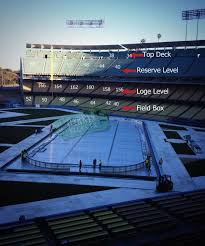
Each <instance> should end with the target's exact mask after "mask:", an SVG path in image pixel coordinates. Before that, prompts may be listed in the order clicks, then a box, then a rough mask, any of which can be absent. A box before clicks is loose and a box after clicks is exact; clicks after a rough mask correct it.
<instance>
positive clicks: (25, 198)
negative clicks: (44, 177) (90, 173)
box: [0, 181, 111, 206]
mask: <svg viewBox="0 0 205 246" xmlns="http://www.w3.org/2000/svg"><path fill="white" fill-rule="evenodd" d="M108 189H111V188H109V187H100V186H88V185H70V184H69V185H67V184H52V183H31V182H13V181H12V182H11V181H0V194H1V201H0V206H6V205H11V204H19V203H25V202H32V201H40V200H44V199H51V198H57V197H63V196H70V195H77V194H83V193H89V192H94V191H101V190H108Z"/></svg>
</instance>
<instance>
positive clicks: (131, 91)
mask: <svg viewBox="0 0 205 246" xmlns="http://www.w3.org/2000/svg"><path fill="white" fill-rule="evenodd" d="M122 93H123V94H124V95H133V94H135V93H136V90H135V89H134V90H130V89H124V90H123V92H122Z"/></svg>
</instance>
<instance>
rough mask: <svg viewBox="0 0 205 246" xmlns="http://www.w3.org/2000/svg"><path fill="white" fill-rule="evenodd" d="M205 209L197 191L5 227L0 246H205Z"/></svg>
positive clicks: (0, 229)
mask: <svg viewBox="0 0 205 246" xmlns="http://www.w3.org/2000/svg"><path fill="white" fill-rule="evenodd" d="M204 206H205V190H197V191H192V192H186V193H177V194H172V195H168V194H166V195H165V196H158V197H155V198H148V199H142V200H136V201H131V202H127V203H122V204H116V205H110V206H105V207H100V208H94V209H88V210H84V211H81V212H78V213H69V214H62V215H55V216H51V217H47V218H41V223H39V222H38V221H39V219H35V220H34V221H33V222H32V221H31V222H29V223H28V222H21V223H19V224H14V225H5V226H4V225H2V226H0V245H8V246H13V245H15V246H16V245H25V246H26V245H36V246H37V245H38V246H41V245H100V246H102V245H106V244H108V245H111V244H110V243H114V245H127V244H126V243H125V244H122V243H123V242H126V240H131V241H132V243H133V245H139V246H142V245H144V246H145V245H154V246H155V245H203V244H200V241H203V240H204V239H205V211H204ZM136 236H137V237H136ZM122 239H123V240H122ZM188 242H189V243H188ZM186 243H188V244H186ZM196 243H198V244H196Z"/></svg>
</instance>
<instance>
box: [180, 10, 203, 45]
mask: <svg viewBox="0 0 205 246" xmlns="http://www.w3.org/2000/svg"><path fill="white" fill-rule="evenodd" d="M204 18H205V9H193V10H185V11H182V20H185V21H186V32H185V41H187V28H188V21H189V20H197V24H196V25H197V26H196V41H197V40H198V32H199V19H204Z"/></svg>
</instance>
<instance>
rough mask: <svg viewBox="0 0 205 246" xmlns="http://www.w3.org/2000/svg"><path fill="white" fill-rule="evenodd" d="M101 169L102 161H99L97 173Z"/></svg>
mask: <svg viewBox="0 0 205 246" xmlns="http://www.w3.org/2000/svg"><path fill="white" fill-rule="evenodd" d="M101 168H102V161H101V160H100V161H99V171H101Z"/></svg>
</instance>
